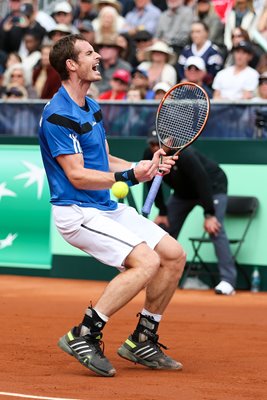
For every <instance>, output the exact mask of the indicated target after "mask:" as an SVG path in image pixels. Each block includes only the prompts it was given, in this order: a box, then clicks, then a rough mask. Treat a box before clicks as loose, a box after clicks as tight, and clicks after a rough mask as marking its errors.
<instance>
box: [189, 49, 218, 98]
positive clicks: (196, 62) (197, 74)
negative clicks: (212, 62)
mask: <svg viewBox="0 0 267 400" xmlns="http://www.w3.org/2000/svg"><path fill="white" fill-rule="evenodd" d="M206 74H207V70H206V65H205V62H204V60H203V58H201V57H198V56H191V57H189V58H187V60H186V63H185V67H184V76H185V77H184V81H185V82H193V83H196V84H197V85H199V86H201V87H202V88H203V89H204V90H206V92H207V94H208V96H209V97H210V98H212V96H213V93H212V89H211V88H210V86H208V85H207V84H206V83H205V76H206Z"/></svg>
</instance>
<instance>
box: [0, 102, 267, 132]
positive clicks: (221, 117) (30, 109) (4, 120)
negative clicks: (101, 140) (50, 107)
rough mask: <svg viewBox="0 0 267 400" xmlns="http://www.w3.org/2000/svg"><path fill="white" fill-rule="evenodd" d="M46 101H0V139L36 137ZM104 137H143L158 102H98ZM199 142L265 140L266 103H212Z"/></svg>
mask: <svg viewBox="0 0 267 400" xmlns="http://www.w3.org/2000/svg"><path fill="white" fill-rule="evenodd" d="M46 103H47V101H44V100H27V101H20V102H13V101H12V103H11V102H6V101H3V100H0V135H11V136H26V137H35V136H37V132H38V126H39V121H40V118H41V114H42V110H43V108H44V106H45V104H46ZM99 103H100V105H101V109H102V113H103V121H104V125H105V129H106V132H107V135H108V136H110V137H136V136H137V137H138V136H139V137H146V136H147V133H148V132H149V130H150V129H152V128H153V127H154V122H155V116H156V111H157V106H158V102H157V101H155V100H152V101H150V100H143V101H139V102H135V103H132V102H129V101H115V102H114V101H99ZM202 138H221V139H222V138H226V139H229V138H230V139H231V138H232V139H238V138H240V139H246V138H248V139H251V138H257V139H259V138H267V102H265V103H264V102H260V101H239V102H229V101H220V102H219V101H216V102H215V101H213V100H211V112H210V116H209V120H208V123H207V125H206V127H205V130H204V132H203V134H202Z"/></svg>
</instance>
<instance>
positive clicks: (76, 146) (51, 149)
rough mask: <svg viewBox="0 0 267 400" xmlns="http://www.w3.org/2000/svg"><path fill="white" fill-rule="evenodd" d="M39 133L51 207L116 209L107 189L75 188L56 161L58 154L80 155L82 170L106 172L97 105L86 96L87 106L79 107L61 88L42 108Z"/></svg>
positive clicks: (104, 136)
mask: <svg viewBox="0 0 267 400" xmlns="http://www.w3.org/2000/svg"><path fill="white" fill-rule="evenodd" d="M38 134H39V142H40V148H41V154H42V159H43V163H44V167H45V171H46V175H47V179H48V183H49V188H50V194H51V200H50V201H51V203H52V204H55V205H60V206H68V205H72V204H77V205H78V206H80V207H94V208H97V209H100V210H114V209H116V208H117V202H115V201H113V200H111V199H110V192H109V190H108V189H105V190H79V189H76V188H75V187H74V186H73V185H72V184H71V183H70V181H69V180H68V178H67V176H66V175H65V173H64V171H63V169H62V168H61V166H60V165H59V164H58V162H57V160H56V157H57V156H59V155H61V154H77V153H82V154H83V158H84V167H85V168H90V169H94V170H98V171H105V172H108V171H109V163H108V154H107V151H106V143H105V139H106V134H105V129H104V126H103V121H102V114H101V110H100V108H99V105H98V104H97V102H95V101H94V100H93V99H90V98H89V97H86V107H83V108H81V107H79V106H78V104H76V103H75V102H74V101H73V100H72V99H71V98H70V96H69V95H68V93H67V91H66V90H65V88H64V87H63V86H61V88H60V89H59V91H58V92H57V93H56V94H55V96H54V97H53V98H52V99H51V101H50V102H49V103H48V104H47V105H46V106H45V108H44V111H43V115H42V118H41V121H40V128H39V132H38Z"/></svg>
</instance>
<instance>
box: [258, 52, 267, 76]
mask: <svg viewBox="0 0 267 400" xmlns="http://www.w3.org/2000/svg"><path fill="white" fill-rule="evenodd" d="M256 69H257V71H258V72H259V73H260V74H263V73H264V72H265V71H267V53H264V54H262V55H261V56H260V59H259V62H258V64H257V68H256Z"/></svg>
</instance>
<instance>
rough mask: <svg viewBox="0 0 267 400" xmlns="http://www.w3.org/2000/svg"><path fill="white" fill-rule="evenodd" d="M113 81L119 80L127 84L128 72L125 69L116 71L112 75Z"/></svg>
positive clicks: (129, 77)
mask: <svg viewBox="0 0 267 400" xmlns="http://www.w3.org/2000/svg"><path fill="white" fill-rule="evenodd" d="M112 78H113V79H120V80H121V81H122V82H124V83H127V84H128V83H129V82H130V79H131V75H130V72H129V71H127V70H126V69H117V71H115V72H114V73H113V75H112Z"/></svg>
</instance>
